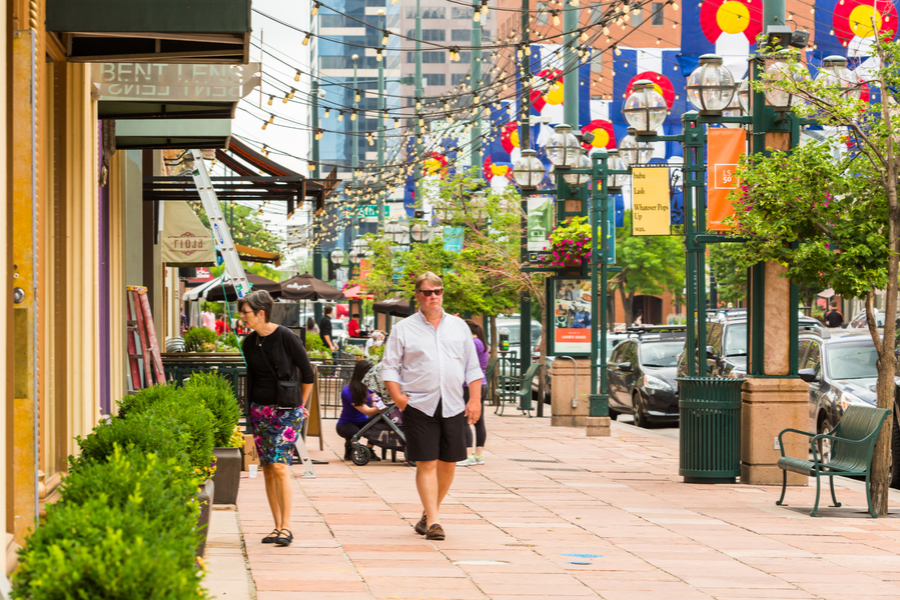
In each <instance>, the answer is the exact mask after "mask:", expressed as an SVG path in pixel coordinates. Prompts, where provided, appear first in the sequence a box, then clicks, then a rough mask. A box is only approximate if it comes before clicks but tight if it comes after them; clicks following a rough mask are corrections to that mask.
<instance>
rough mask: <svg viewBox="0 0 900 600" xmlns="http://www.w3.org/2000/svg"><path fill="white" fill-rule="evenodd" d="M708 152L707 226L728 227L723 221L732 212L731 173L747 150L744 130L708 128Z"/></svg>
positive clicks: (733, 183) (734, 179)
mask: <svg viewBox="0 0 900 600" xmlns="http://www.w3.org/2000/svg"><path fill="white" fill-rule="evenodd" d="M707 135H708V136H709V150H708V153H707V165H708V171H707V180H708V183H707V191H706V194H707V212H706V214H707V223H708V225H707V229H710V230H713V231H727V230H729V229H731V226H730V225H726V224H725V223H723V222H722V221H724V220H725V218H726V217H730V216H733V215H734V206H733V205H732V197H731V193H732V192H733V191H734V190H735V189H736V188H737V186H738V180H737V177H735V176H734V173H735V171H736V170H737V167H738V163H739V162H740V161H741V156H742V155H743V154H744V152H746V149H747V135H746V133H745V132H744V130H743V129H710V130H709V131H708V133H707Z"/></svg>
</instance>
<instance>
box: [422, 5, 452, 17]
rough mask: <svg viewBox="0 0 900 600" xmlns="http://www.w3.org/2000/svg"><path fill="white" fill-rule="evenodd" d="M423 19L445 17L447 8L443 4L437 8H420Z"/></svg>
mask: <svg viewBox="0 0 900 600" xmlns="http://www.w3.org/2000/svg"><path fill="white" fill-rule="evenodd" d="M422 18H423V19H446V18H447V9H446V8H444V7H443V6H441V7H439V8H425V9H423V10H422Z"/></svg>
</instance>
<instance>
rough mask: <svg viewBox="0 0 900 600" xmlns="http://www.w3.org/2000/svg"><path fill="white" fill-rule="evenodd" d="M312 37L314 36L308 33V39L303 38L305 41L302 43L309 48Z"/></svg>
mask: <svg viewBox="0 0 900 600" xmlns="http://www.w3.org/2000/svg"><path fill="white" fill-rule="evenodd" d="M311 37H312V36H311V35H310V34H309V33H307V34H306V37H304V38H303V41H302V42H301V43H302V44H303V45H304V46H309V40H310V38H311Z"/></svg>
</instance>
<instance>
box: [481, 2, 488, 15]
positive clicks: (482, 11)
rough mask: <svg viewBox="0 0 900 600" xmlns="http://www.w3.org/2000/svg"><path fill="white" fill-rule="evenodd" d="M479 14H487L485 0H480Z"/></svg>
mask: <svg viewBox="0 0 900 600" xmlns="http://www.w3.org/2000/svg"><path fill="white" fill-rule="evenodd" d="M481 14H483V15H486V14H488V3H487V0H482V2H481Z"/></svg>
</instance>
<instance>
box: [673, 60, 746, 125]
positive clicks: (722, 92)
mask: <svg viewBox="0 0 900 600" xmlns="http://www.w3.org/2000/svg"><path fill="white" fill-rule="evenodd" d="M685 89H686V90H687V97H688V100H690V102H691V104H693V105H694V108H696V109H697V110H699V111H700V114H701V115H720V114H722V111H723V110H725V108H727V107H728V104H729V103H730V102H731V98H732V96H734V75H732V74H731V71H729V70H728V68H727V67H726V66H725V65H724V64H722V57H721V56H716V55H715V54H704V55H703V56H701V57H700V66H698V67H697V68H696V69H694V72H693V73H691V75H690V77H688V80H687V85H686V86H685Z"/></svg>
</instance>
